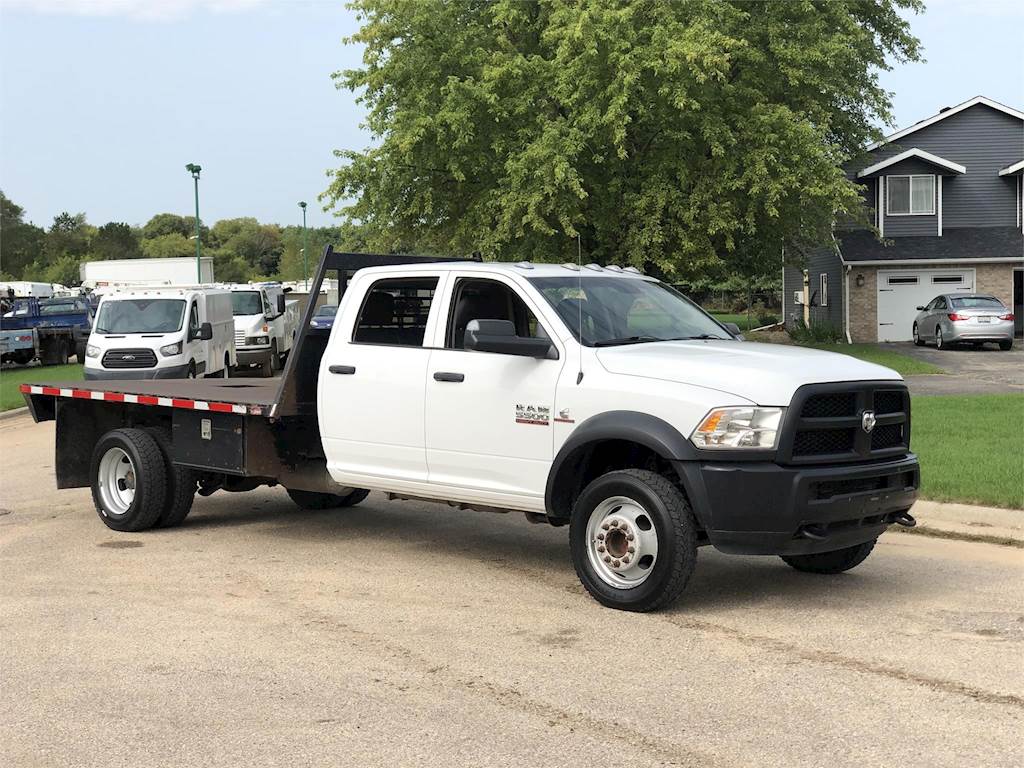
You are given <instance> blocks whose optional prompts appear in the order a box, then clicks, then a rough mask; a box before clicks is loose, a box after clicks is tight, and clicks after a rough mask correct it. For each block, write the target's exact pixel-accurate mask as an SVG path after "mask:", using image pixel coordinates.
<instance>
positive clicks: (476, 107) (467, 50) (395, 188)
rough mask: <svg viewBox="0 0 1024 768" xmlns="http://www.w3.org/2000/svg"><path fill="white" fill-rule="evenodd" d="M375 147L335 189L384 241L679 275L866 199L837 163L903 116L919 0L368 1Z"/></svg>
mask: <svg viewBox="0 0 1024 768" xmlns="http://www.w3.org/2000/svg"><path fill="white" fill-rule="evenodd" d="M352 6H353V7H354V8H355V9H356V10H357V12H358V13H359V14H360V16H361V19H362V21H363V26H362V27H361V29H360V30H359V32H358V33H357V34H356V35H355V36H354V37H353V38H351V39H350V41H349V42H355V43H359V44H362V45H364V46H365V51H364V55H363V66H362V68H360V69H355V70H349V71H344V72H337V73H335V75H334V77H335V80H336V84H337V85H338V87H345V88H349V89H352V90H355V91H359V92H360V94H361V95H360V97H359V98H360V101H361V102H362V103H364V104H365V105H366V106H367V107H368V109H369V115H368V118H367V124H368V126H369V128H370V130H371V132H372V134H373V139H374V141H373V146H372V147H371V148H370V149H367V150H365V151H338V152H336V153H335V154H336V155H337V156H338V157H339V158H341V159H342V161H343V164H342V166H341V167H340V168H339V169H337V170H335V171H334V172H333V173H332V182H331V184H330V187H329V188H328V190H327V191H326V192H325V193H324V195H323V196H322V199H324V200H325V201H326V202H327V203H328V204H329V205H330V206H333V207H335V208H337V209H340V212H341V213H342V214H343V215H347V216H348V217H349V218H350V219H351V220H354V221H359V222H361V224H362V225H363V226H364V227H365V231H366V233H367V237H368V239H369V241H370V244H371V245H372V246H373V247H377V248H383V249H395V248H400V247H402V246H403V245H408V244H410V243H411V244H414V245H415V246H416V247H417V248H418V249H420V250H425V251H435V252H447V253H467V252H471V251H482V252H483V253H484V254H485V255H487V256H490V257H495V258H501V259H515V258H531V259H558V260H565V259H573V260H575V253H576V243H575V242H574V240H573V238H575V237H576V236H577V234H578V235H579V236H580V238H581V242H582V246H583V250H584V253H585V258H586V259H587V260H594V261H601V262H606V263H608V262H618V263H630V264H634V265H638V266H644V267H646V268H648V269H653V270H654V271H656V272H660V273H662V274H664V275H665V276H674V275H681V274H685V273H687V272H694V271H700V270H702V269H704V268H706V267H709V266H710V267H713V268H714V267H717V266H719V265H721V263H722V259H723V258H725V257H727V256H728V254H730V253H735V252H737V251H742V250H743V249H744V248H746V247H747V246H746V245H745V243H746V242H747V241H750V240H754V241H756V243H757V244H758V247H759V248H762V249H764V250H765V251H767V252H769V253H773V254H776V255H779V254H781V252H782V248H783V246H786V245H788V246H791V248H790V249H789V250H790V251H791V252H793V251H797V250H799V248H800V247H801V246H802V245H805V244H816V243H820V242H823V241H825V240H827V239H828V237H829V234H830V231H831V226H832V222H833V220H834V219H835V217H836V216H837V215H849V216H855V215H857V212H858V211H859V209H860V206H859V196H858V194H857V188H856V186H855V185H854V184H853V183H852V182H850V181H849V180H847V179H846V178H845V177H844V175H843V173H842V171H841V170H840V167H839V166H840V163H841V162H842V161H843V160H844V159H846V158H848V157H849V156H851V155H852V154H854V153H856V152H857V151H858V150H859V149H860V148H861V147H862V146H863V145H864V143H865V142H866V141H867V140H869V139H870V138H872V137H874V136H875V135H876V129H875V128H874V127H873V125H874V124H875V123H876V122H891V116H890V102H889V97H888V94H887V93H886V92H885V91H884V90H883V89H882V88H880V87H879V85H878V83H877V79H876V74H875V73H876V71H877V70H878V69H884V68H888V66H889V64H888V63H887V58H886V57H887V56H888V57H890V58H891V59H892V60H896V61H902V60H916V59H917V58H918V57H919V53H918V41H917V40H916V39H915V38H914V37H913V36H912V35H911V34H910V32H909V26H908V24H907V22H906V21H904V20H903V19H902V18H901V16H900V15H899V11H900V10H901V9H910V10H913V11H917V10H918V9H920V7H921V4H920V2H919V0H879V1H878V2H871V3H865V2H858V1H857V0H834V1H833V2H812V1H811V0H804V1H802V2H795V1H789V0H779V1H776V2H741V0H733V1H732V2H726V1H724V0H694V1H693V2H686V3H683V2H674V3H667V2H658V1H656V0H648V1H646V2H645V1H642V0H638V1H637V2H625V1H624V0H623V1H620V2H609V3H578V2H571V1H570V0H546V1H545V2H531V3H522V2H519V1H518V0H495V1H494V2H490V3H429V4H417V3H408V2H404V1H403V0H356V2H354V3H353V4H352Z"/></svg>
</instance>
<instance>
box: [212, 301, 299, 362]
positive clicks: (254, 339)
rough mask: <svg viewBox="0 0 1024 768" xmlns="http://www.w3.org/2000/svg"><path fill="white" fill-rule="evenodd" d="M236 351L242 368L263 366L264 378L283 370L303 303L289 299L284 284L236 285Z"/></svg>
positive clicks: (234, 304)
mask: <svg viewBox="0 0 1024 768" xmlns="http://www.w3.org/2000/svg"><path fill="white" fill-rule="evenodd" d="M224 287H225V288H227V289H228V290H229V291H231V304H232V308H233V312H234V315H235V349H237V350H238V364H239V365H254V366H259V367H260V369H261V371H262V373H263V375H264V376H272V375H273V374H274V371H277V370H280V369H281V368H282V367H283V364H284V360H285V358H286V357H287V356H288V353H289V352H290V351H291V349H292V344H293V343H294V341H295V334H296V333H297V332H298V328H299V303H298V302H297V301H287V300H286V299H285V292H286V289H285V288H284V287H283V286H282V285H281V284H280V283H232V284H229V285H226V286H224Z"/></svg>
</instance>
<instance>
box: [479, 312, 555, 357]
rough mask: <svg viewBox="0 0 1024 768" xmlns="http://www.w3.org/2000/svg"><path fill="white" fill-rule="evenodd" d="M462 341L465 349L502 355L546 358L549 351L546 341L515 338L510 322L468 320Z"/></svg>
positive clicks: (513, 326) (548, 344)
mask: <svg viewBox="0 0 1024 768" xmlns="http://www.w3.org/2000/svg"><path fill="white" fill-rule="evenodd" d="M464 341H465V343H464V346H465V348H466V349H472V350H476V351H477V352H497V353H499V354H502V355H519V356H520V357H547V356H548V353H549V352H550V351H551V342H550V341H549V340H548V339H534V338H526V337H523V336H516V327H515V325H513V324H512V322H511V321H510V320H470V321H469V324H468V325H467V326H466V336H465V340H464Z"/></svg>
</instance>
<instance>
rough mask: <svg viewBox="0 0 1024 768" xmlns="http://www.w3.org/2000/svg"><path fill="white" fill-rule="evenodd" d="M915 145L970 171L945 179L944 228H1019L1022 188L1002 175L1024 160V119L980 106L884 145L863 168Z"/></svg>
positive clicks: (943, 191) (889, 171)
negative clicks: (1019, 204) (1011, 165)
mask: <svg viewBox="0 0 1024 768" xmlns="http://www.w3.org/2000/svg"><path fill="white" fill-rule="evenodd" d="M914 147H917V148H918V149H923V150H924V151H925V152H930V153H932V154H933V155H938V156H939V157H942V158H945V159H946V160H952V161H953V162H954V163H960V164H961V165H963V166H965V167H966V168H967V173H966V174H964V175H963V176H947V177H945V178H944V179H943V180H942V196H943V204H942V228H943V229H952V228H955V227H1013V226H1016V224H1017V212H1016V210H1015V207H1016V203H1017V190H1016V187H1015V186H1014V182H1013V180H1012V179H1007V178H1006V177H1000V176H999V171H1000V169H1002V168H1005V167H1006V166H1008V165H1010V164H1012V163H1015V162H1017V161H1019V160H1020V159H1021V158H1022V157H1024V121H1021V120H1018V119H1017V118H1015V117H1011V116H1010V115H1007V114H1005V113H1003V112H1000V111H998V110H995V109H992V108H991V107H987V106H985V105H984V104H976V105H974V106H973V107H970V108H968V109H965V110H964V111H963V112H959V113H958V114H955V115H952V116H950V117H948V118H946V119H945V120H942V121H940V122H938V123H935V124H933V125H929V126H928V127H927V128H922V129H921V130H919V131H917V132H915V133H911V134H910V135H908V136H904V137H903V138H902V139H899V140H898V141H897V142H894V143H892V144H885V145H883V146H881V147H879V148H878V149H876V150H874V151H872V152H870V153H868V159H866V160H862V161H861V162H859V163H858V164H857V165H858V166H859V167H860V168H864V167H865V166H868V165H872V164H873V163H876V162H878V161H880V160H884V159H885V158H887V157H892V156H893V155H898V154H899V153H900V152H905V151H906V150H908V149H912V148H914ZM900 165H902V163H901V164H900ZM884 173H886V174H888V173H892V171H891V170H890V169H886V170H885V171H884ZM885 229H886V231H885V234H886V236H887V237H888V236H890V235H892V236H896V234H895V233H894V232H890V231H889V226H888V222H886V228H885Z"/></svg>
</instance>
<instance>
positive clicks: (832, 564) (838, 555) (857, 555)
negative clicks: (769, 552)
mask: <svg viewBox="0 0 1024 768" xmlns="http://www.w3.org/2000/svg"><path fill="white" fill-rule="evenodd" d="M877 541H878V539H872V540H871V541H865V542H864V543H863V544H856V545H854V546H852V547H846V548H845V549H837V550H834V551H832V552H819V553H818V554H816V555H781V556H780V557H782V561H783V562H784V563H785V564H786V565H788V566H790V567H791V568H796V569H797V570H798V571H803V572H804V573H824V574H828V575H834V574H837V573H843V572H844V571H848V570H850V569H851V568H856V567H857V566H858V565H860V564H861V563H863V562H864V561H865V560H867V557H868V555H870V554H871V550H873V549H874V548H875V542H877Z"/></svg>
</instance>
